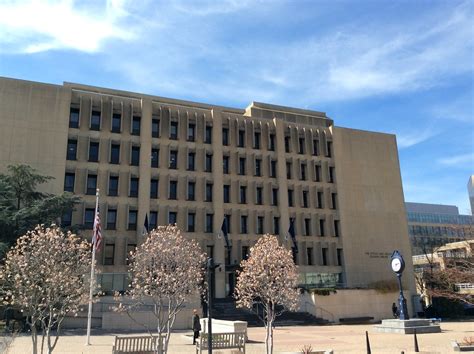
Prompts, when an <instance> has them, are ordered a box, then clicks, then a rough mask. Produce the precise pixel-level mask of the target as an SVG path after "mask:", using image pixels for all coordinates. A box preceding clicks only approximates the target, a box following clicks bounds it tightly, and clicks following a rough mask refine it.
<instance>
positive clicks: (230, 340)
mask: <svg viewBox="0 0 474 354" xmlns="http://www.w3.org/2000/svg"><path fill="white" fill-rule="evenodd" d="M207 339H208V335H207V333H201V335H200V337H199V341H198V342H196V353H199V354H201V353H202V352H203V351H204V352H205V351H207V347H208V341H207ZM246 339H247V338H246V334H245V333H243V332H242V333H212V349H238V350H239V352H240V351H242V352H243V353H244V354H245V341H246Z"/></svg>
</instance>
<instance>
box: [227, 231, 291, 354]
mask: <svg viewBox="0 0 474 354" xmlns="http://www.w3.org/2000/svg"><path fill="white" fill-rule="evenodd" d="M240 266H241V267H242V271H241V272H239V277H238V280H237V285H236V288H235V294H236V299H237V306H238V307H245V308H248V309H252V308H253V307H254V305H257V306H258V305H259V304H261V305H263V308H264V314H263V316H262V317H261V319H262V320H263V322H264V324H265V328H266V337H265V351H266V353H267V354H271V353H273V325H274V322H275V319H276V317H277V316H278V315H280V314H281V312H282V311H280V312H279V311H278V310H277V306H280V307H283V308H284V309H285V310H290V311H294V310H296V308H297V303H298V294H299V291H298V289H297V282H298V274H297V271H296V266H295V264H294V263H293V256H292V254H291V251H289V250H287V249H285V248H284V247H282V246H280V245H279V244H278V239H277V238H276V237H275V236H273V235H265V236H263V237H261V238H260V239H259V240H258V241H257V243H256V244H255V245H254V246H253V247H252V248H251V249H250V256H249V258H248V259H247V260H243V261H242V263H241V264H240Z"/></svg>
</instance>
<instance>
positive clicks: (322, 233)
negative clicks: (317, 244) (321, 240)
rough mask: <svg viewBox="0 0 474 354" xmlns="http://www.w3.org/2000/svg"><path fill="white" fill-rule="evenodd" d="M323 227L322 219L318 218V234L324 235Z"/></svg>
mask: <svg viewBox="0 0 474 354" xmlns="http://www.w3.org/2000/svg"><path fill="white" fill-rule="evenodd" d="M324 229H325V227H324V220H323V219H319V236H324V235H325V230H324Z"/></svg>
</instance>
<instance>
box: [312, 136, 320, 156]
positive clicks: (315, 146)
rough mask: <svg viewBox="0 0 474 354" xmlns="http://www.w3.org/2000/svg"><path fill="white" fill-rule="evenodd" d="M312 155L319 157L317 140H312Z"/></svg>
mask: <svg viewBox="0 0 474 354" xmlns="http://www.w3.org/2000/svg"><path fill="white" fill-rule="evenodd" d="M313 155H315V156H318V155H319V140H317V139H315V140H313Z"/></svg>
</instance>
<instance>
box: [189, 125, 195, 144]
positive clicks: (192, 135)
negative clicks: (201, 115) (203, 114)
mask: <svg viewBox="0 0 474 354" xmlns="http://www.w3.org/2000/svg"><path fill="white" fill-rule="evenodd" d="M194 140H196V124H194V123H189V124H188V141H194Z"/></svg>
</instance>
